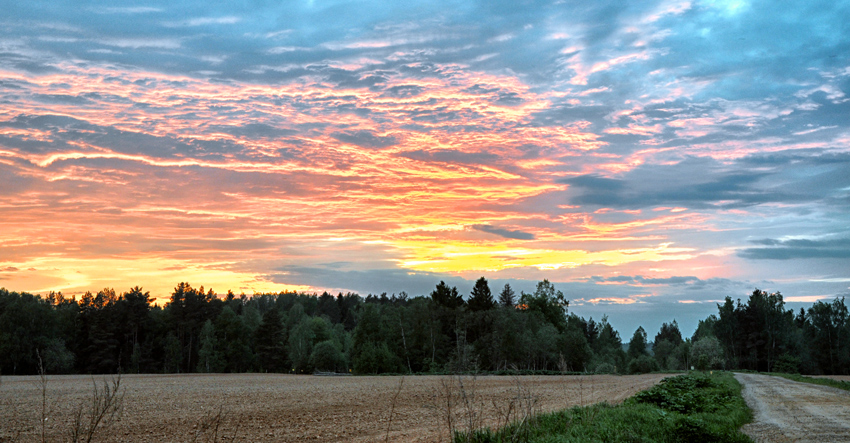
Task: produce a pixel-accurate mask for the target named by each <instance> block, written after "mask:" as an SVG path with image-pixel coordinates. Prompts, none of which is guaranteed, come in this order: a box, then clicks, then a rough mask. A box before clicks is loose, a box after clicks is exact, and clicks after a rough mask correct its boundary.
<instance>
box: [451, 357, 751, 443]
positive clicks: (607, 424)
mask: <svg viewBox="0 0 850 443" xmlns="http://www.w3.org/2000/svg"><path fill="white" fill-rule="evenodd" d="M751 419H752V413H751V412H750V410H749V408H747V405H746V403H745V402H744V399H743V398H742V397H741V385H740V384H739V383H738V382H737V381H736V380H735V378H734V377H733V376H732V374H731V373H728V372H715V373H713V374H705V373H690V374H686V375H680V376H676V377H668V378H665V379H664V380H662V381H661V383H660V384H658V385H656V386H654V387H652V388H650V389H648V390H646V391H642V392H639V393H637V394H636V395H635V396H633V397H631V398H629V399H627V400H626V401H625V402H623V404H621V405H617V406H611V405H608V404H606V403H600V404H596V405H592V406H585V407H574V408H571V409H565V410H562V411H557V412H553V413H548V414H541V415H538V416H535V417H533V418H532V419H531V420H529V421H528V422H526V423H523V424H512V425H509V426H506V427H504V428H502V429H498V430H495V431H493V430H490V429H482V430H478V431H474V432H473V433H472V435H467V434H466V433H462V432H456V433H455V434H454V441H455V443H508V442H529V443H567V442H600V443H601V442H647V443H650V442H659V443H662V442H663V443H667V442H670V443H673V442H721V443H752V440H751V439H750V438H749V437H747V436H746V435H744V434H743V433H741V432H740V431H739V428H740V427H741V426H743V425H744V424H746V423H748V422H749V421H750V420H751Z"/></svg>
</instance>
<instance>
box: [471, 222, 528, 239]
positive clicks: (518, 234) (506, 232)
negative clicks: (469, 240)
mask: <svg viewBox="0 0 850 443" xmlns="http://www.w3.org/2000/svg"><path fill="white" fill-rule="evenodd" d="M471 228H472V229H474V230H476V231H481V232H486V233H488V234H495V235H498V236H499V237H504V238H511V239H514V240H534V234H532V233H530V232H523V231H519V230H517V231H511V230H510V229H504V228H499V227H497V226H493V225H484V224H480V225H472V226H471Z"/></svg>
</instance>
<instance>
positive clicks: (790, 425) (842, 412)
mask: <svg viewBox="0 0 850 443" xmlns="http://www.w3.org/2000/svg"><path fill="white" fill-rule="evenodd" d="M735 378H736V379H738V381H739V382H741V384H742V385H743V386H744V392H743V393H744V399H745V400H746V401H747V405H748V406H749V407H750V409H752V410H753V415H754V419H753V423H750V424H748V425H746V426H744V427H743V428H742V429H741V430H742V431H744V433H745V434H747V435H749V436H750V437H752V439H753V440H755V441H756V442H757V443H762V442H771V443H773V442H819V443H830V442H848V441H850V392H848V391H842V390H840V389H836V388H830V387H827V386H818V385H813V384H809V383H800V382H795V381H791V380H788V379H784V378H781V377H772V376H769V375H762V374H735Z"/></svg>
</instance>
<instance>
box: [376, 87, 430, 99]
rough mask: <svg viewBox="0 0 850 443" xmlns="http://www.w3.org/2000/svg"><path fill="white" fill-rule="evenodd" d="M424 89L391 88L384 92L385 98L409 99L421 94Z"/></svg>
mask: <svg viewBox="0 0 850 443" xmlns="http://www.w3.org/2000/svg"><path fill="white" fill-rule="evenodd" d="M423 90H424V89H423V88H422V87H421V86H417V85H399V86H392V87H389V88H387V89H385V90H384V93H383V95H384V96H385V97H395V98H410V97H416V96H417V95H419V94H421V93H422V91H423Z"/></svg>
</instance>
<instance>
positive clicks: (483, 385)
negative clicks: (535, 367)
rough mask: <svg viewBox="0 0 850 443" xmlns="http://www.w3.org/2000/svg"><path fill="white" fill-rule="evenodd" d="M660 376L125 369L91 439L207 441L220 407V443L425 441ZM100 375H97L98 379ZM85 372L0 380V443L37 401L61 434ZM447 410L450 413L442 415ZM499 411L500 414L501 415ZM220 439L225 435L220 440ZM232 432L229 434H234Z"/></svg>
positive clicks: (625, 393) (22, 438) (79, 397)
mask: <svg viewBox="0 0 850 443" xmlns="http://www.w3.org/2000/svg"><path fill="white" fill-rule="evenodd" d="M664 376H665V375H664V374H646V375H630V376H614V375H594V376H540V377H532V376H526V377H519V378H513V377H500V376H481V377H477V378H476V377H462V379H460V380H461V381H462V382H463V386H462V387H461V386H460V385H459V383H458V380H459V379H457V378H453V377H438V376H415V377H404V379H403V381H402V377H389V376H387V377H314V376H298V375H280V374H277V375H276V374H183V375H124V376H123V377H122V380H121V389H122V392H124V394H125V396H124V408H123V411H122V413H121V416H120V420H118V422H116V423H115V424H114V425H113V426H112V427H111V428H109V430H108V431H107V432H106V433H104V434H103V435H101V436H99V437H96V438H95V441H109V442H134V443H135V442H142V443H144V442H151V443H152V442H163V441H167V442H188V441H197V442H203V441H213V440H215V437H213V436H212V435H211V433H212V432H211V431H210V430H207V431H204V429H205V426H207V425H209V424H210V420H211V419H212V418H214V416H215V414H216V413H217V412H218V411H219V408H221V410H222V411H223V414H224V416H223V419H222V420H221V421H220V423H218V424H220V426H219V427H217V428H215V429H217V431H218V438H217V440H218V441H226V442H228V443H229V442H231V441H237V442H283V443H289V442H293V443H294V442H299V443H301V442H305V441H310V442H328V443H331V442H333V443H343V442H345V443H367V442H368V443H372V442H376V441H381V442H384V441H389V442H393V443H426V442H427V443H431V442H440V441H448V431H447V428H448V424H447V418H448V417H449V416H451V418H452V420H453V423H454V424H453V426H454V427H455V428H456V429H458V428H459V429H464V428H465V427H466V426H468V425H469V424H470V423H473V424H474V425H475V426H483V425H497V424H499V422H500V418H499V417H500V416H501V415H503V414H504V413H505V411H509V410H513V411H514V415H512V418H516V414H517V413H519V412H521V411H522V410H524V408H525V407H528V408H533V409H534V411H535V412H539V411H551V410H555V409H561V408H567V407H571V406H575V405H587V404H592V403H596V402H600V401H607V402H609V403H619V402H621V401H623V400H624V399H625V398H627V397H629V396H631V395H633V394H634V393H635V392H638V391H640V390H643V389H647V388H649V387H651V386H653V385H655V384H656V383H658V382H659V381H660V380H661V379H662V378H664ZM101 379H102V377H96V378H95V379H94V380H95V381H97V382H98V383H101V381H100V380H101ZM92 381H93V380H92V377H88V376H80V375H62V376H50V377H49V378H48V383H47V388H46V391H45V393H46V396H45V397H42V390H41V385H40V383H39V378H38V377H35V376H28V377H15V376H11V377H10V376H4V377H2V384H0V442H3V441H7V440H11V441H18V442H22V443H23V442H35V441H41V439H40V436H41V430H42V427H41V421H42V420H41V411H42V404H43V403H42V399H44V400H45V403H44V404H45V405H46V407H45V409H46V417H45V418H47V420H44V424H45V429H44V430H45V433H46V434H47V440H48V441H60V440H61V439H62V437H63V436H64V435H67V432H68V429H69V428H70V426H71V423H70V422H69V420H70V418H71V417H72V415H73V412H74V409H75V408H76V407H77V405H80V404H81V403H83V404H87V403H84V402H85V401H86V399H87V398H90V396H91V390H92ZM449 411H450V412H451V413H450V414H449ZM500 411H501V413H500ZM222 436H223V437H224V438H222ZM234 437H235V438H234Z"/></svg>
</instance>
